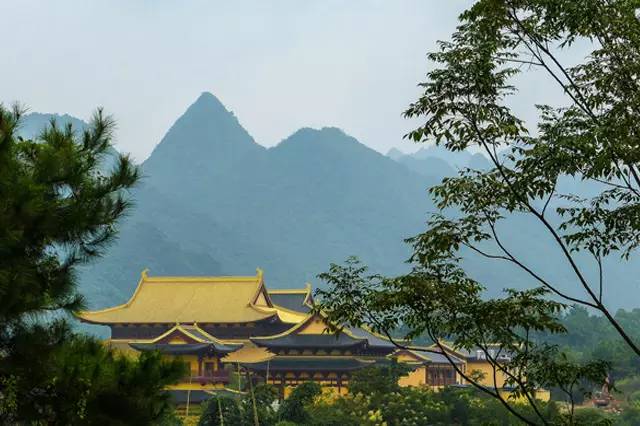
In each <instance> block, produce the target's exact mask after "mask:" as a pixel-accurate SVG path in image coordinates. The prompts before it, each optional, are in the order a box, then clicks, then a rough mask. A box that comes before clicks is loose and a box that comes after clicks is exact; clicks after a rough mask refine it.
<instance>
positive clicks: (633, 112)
mask: <svg viewBox="0 0 640 426" xmlns="http://www.w3.org/2000/svg"><path fill="white" fill-rule="evenodd" d="M638 6H639V4H638V2H637V1H611V2H603V1H600V0H585V1H582V2H579V3H578V2H575V1H573V0H554V1H547V0H479V1H477V2H476V3H475V4H474V5H473V6H472V7H471V8H470V9H469V10H467V11H466V12H464V13H463V14H462V15H461V17H460V21H461V22H460V24H459V26H458V28H457V30H456V32H455V33H454V34H453V36H452V39H451V41H448V42H441V43H440V46H439V47H440V48H439V50H438V51H436V52H433V53H431V54H430V55H429V59H430V60H431V61H432V62H433V63H434V65H435V67H434V68H433V70H432V71H430V72H429V73H428V74H427V80H426V81H425V82H424V83H422V84H421V87H422V88H423V90H424V92H423V94H422V96H421V97H420V99H419V100H418V101H417V102H415V103H413V104H412V105H410V107H409V108H408V110H407V111H406V113H405V115H406V116H407V117H411V118H418V119H420V120H422V125H420V126H419V127H418V128H417V129H415V130H414V131H412V132H410V133H409V134H408V135H407V136H408V138H409V139H411V140H413V141H415V142H431V141H435V142H436V144H438V145H442V146H444V147H445V148H447V149H448V150H450V151H462V150H466V149H468V148H475V149H479V150H481V151H482V152H483V153H484V155H486V157H487V158H488V159H489V160H490V163H491V165H492V166H491V167H489V168H486V169H483V170H472V169H468V168H467V169H463V170H461V171H460V173H459V176H457V177H453V178H445V179H444V180H443V181H442V183H441V184H440V185H438V186H435V187H433V188H431V189H430V193H431V195H432V196H433V198H434V201H435V203H436V207H437V208H438V209H439V212H438V213H434V214H433V215H431V216H430V218H429V220H428V222H427V229H426V230H425V231H424V232H423V233H421V234H419V235H417V236H415V237H414V238H411V239H409V240H408V242H409V243H410V244H411V245H412V247H413V255H412V257H411V262H412V263H413V265H414V269H413V271H412V272H411V273H409V274H407V275H404V276H400V277H395V278H385V277H380V276H375V275H372V276H368V275H366V268H365V267H363V266H362V265H360V264H359V263H358V262H357V261H355V260H354V259H350V260H348V261H347V263H346V265H344V266H338V265H331V267H330V270H329V272H327V273H324V274H321V275H320V276H321V278H323V279H324V280H325V281H326V282H327V283H329V285H330V287H329V289H328V290H327V291H320V292H319V293H318V294H319V296H320V297H321V298H322V302H321V306H320V307H318V309H324V310H326V311H327V312H329V315H330V318H331V319H332V320H333V321H335V322H336V323H338V324H342V323H346V324H349V325H363V324H366V325H369V326H371V327H373V328H374V330H375V331H378V332H381V333H387V334H389V335H390V333H392V332H394V331H395V330H398V329H400V327H403V336H402V337H405V338H407V339H413V338H416V337H418V336H424V335H426V336H427V337H428V338H429V339H430V340H431V341H433V342H435V343H436V345H437V346H438V347H439V349H440V351H441V352H443V353H445V351H444V347H443V346H442V344H441V342H442V341H443V340H445V339H448V340H451V341H452V344H453V346H454V347H456V348H459V349H466V350H472V349H476V348H477V349H479V350H481V351H482V352H484V354H485V355H486V358H487V360H488V361H489V363H490V364H491V365H492V367H493V371H494V373H497V374H504V375H506V376H507V384H508V385H510V386H514V387H515V388H516V395H518V396H519V397H523V398H525V399H526V400H527V401H528V406H527V407H528V408H527V410H525V409H523V408H522V407H519V406H516V404H513V403H512V402H511V401H506V400H505V399H504V398H502V397H501V395H500V394H499V392H496V391H493V390H492V389H487V388H484V387H482V386H478V385H479V383H478V382H477V381H476V380H473V378H470V377H468V376H466V379H467V380H468V381H469V382H471V383H473V384H474V385H476V386H477V387H478V389H480V390H482V391H483V392H484V393H485V394H487V395H490V396H492V397H493V398H495V399H496V400H498V401H499V402H500V403H501V404H502V406H503V407H504V408H505V409H507V410H508V411H510V412H511V413H512V414H513V415H514V416H515V417H517V418H518V419H519V420H520V421H521V422H523V423H527V424H548V423H549V421H550V419H549V418H548V416H547V415H545V413H544V410H543V407H542V405H541V404H539V403H538V402H536V401H535V400H534V398H533V396H534V390H535V387H537V386H544V387H554V386H555V387H556V388H559V389H560V390H561V392H563V393H565V394H566V395H567V399H568V400H569V401H573V398H574V395H575V394H576V391H577V393H579V394H584V393H585V392H587V391H588V390H589V388H590V387H592V386H594V385H598V384H602V383H603V382H604V380H605V377H606V376H607V374H608V370H609V365H608V362H613V361H614V360H617V357H618V356H619V354H620V353H621V351H620V348H621V346H620V345H601V346H600V347H599V348H597V349H596V350H595V351H594V353H593V354H594V355H595V356H599V357H601V358H602V359H598V360H591V359H580V360H577V361H576V360H575V359H573V357H571V356H569V355H567V354H566V353H562V351H561V350H560V349H559V348H558V347H556V346H554V345H551V344H548V343H545V342H541V341H540V340H538V341H535V340H534V339H532V337H533V335H534V334H536V335H540V334H542V335H550V334H551V335H553V334H562V333H565V332H566V329H565V327H564V326H563V324H562V323H561V321H560V319H559V318H558V317H559V315H560V313H561V312H562V310H563V309H564V308H565V305H564V304H563V303H572V304H577V305H580V306H584V307H587V308H590V309H592V310H594V311H597V312H598V313H600V314H601V315H602V316H603V318H604V319H605V320H606V322H607V324H608V325H609V326H610V327H612V328H613V329H614V330H615V333H616V334H617V336H618V339H619V341H620V342H621V345H624V346H626V347H627V348H628V350H629V351H630V354H631V357H632V358H635V360H636V362H637V359H638V356H640V346H639V345H638V343H637V340H635V339H634V337H633V334H632V333H633V332H632V331H631V330H633V329H634V327H628V328H627V327H624V326H623V325H622V323H621V321H620V318H618V317H616V316H615V315H614V314H613V313H612V312H611V311H610V310H609V309H608V308H607V306H606V304H605V303H604V300H605V299H604V298H605V296H606V289H607V286H606V280H605V277H606V275H605V273H604V265H605V260H606V259H607V258H609V257H611V256H617V257H619V258H621V259H622V260H626V259H628V258H629V257H630V256H631V255H632V254H633V253H634V251H635V249H636V248H637V247H638V245H640V233H639V231H638V230H639V229H640V226H639V222H638V217H640V216H639V214H638V213H639V212H640V170H639V169H638V165H637V164H638V159H640V156H639V154H638V152H639V151H638V147H637V135H638V134H639V133H640V132H639V130H640V129H639V128H638V123H640V117H639V115H640V102H639V101H640V97H639V93H640V90H638V89H639V87H638V84H637V83H638V81H637V79H636V78H635V76H636V75H638V74H639V73H640V61H639V60H638V59H639V58H640V31H639V28H640V25H638V19H637V17H636V10H637V9H638ZM576 43H584V44H586V45H587V46H588V47H589V48H590V51H589V52H588V55H586V56H585V57H584V58H583V59H582V61H580V62H579V63H578V64H577V65H575V66H571V67H568V66H565V65H564V64H563V63H562V60H561V56H559V55H558V52H561V51H563V50H569V49H571V47H572V46H573V45H574V44H576ZM523 65H524V66H523ZM531 69H539V70H541V71H542V72H543V73H545V74H546V75H547V76H548V77H550V81H552V82H553V84H554V85H556V86H557V87H558V89H559V90H560V91H561V93H563V94H564V95H566V96H567V104H566V106H563V107H554V106H549V105H540V106H537V108H538V111H539V121H538V123H537V129H536V132H530V131H529V127H528V126H527V123H525V122H524V121H523V120H522V119H521V118H520V117H518V116H517V115H516V113H515V112H514V111H513V110H512V109H511V107H510V105H511V104H510V101H511V98H512V97H514V96H517V87H515V86H514V84H515V82H516V80H515V77H516V76H518V75H519V74H520V73H522V72H524V71H525V70H531ZM566 182H578V183H589V184H592V185H593V187H592V188H595V191H594V192H595V193H594V194H592V195H588V194H587V195H585V194H584V193H578V192H576V191H572V190H573V189H575V188H576V186H575V185H566ZM450 212H452V213H453V214H447V215H445V213H450ZM514 217H516V218H525V219H526V221H525V222H524V223H527V224H528V226H537V228H536V229H538V230H539V234H538V235H540V237H539V238H541V239H542V238H546V239H548V240H549V241H551V242H552V245H551V247H550V251H549V253H545V256H555V257H557V258H558V259H561V260H562V261H563V262H564V264H565V265H566V269H567V270H568V271H569V272H570V274H571V279H572V280H573V281H574V282H575V283H576V285H575V287H574V288H572V289H569V290H566V287H565V286H564V285H563V284H564V283H563V282H560V280H559V279H558V278H557V277H554V276H553V275H550V274H548V273H547V272H548V271H545V269H544V267H542V268H541V267H536V266H534V264H532V263H531V262H529V261H530V259H528V260H525V259H523V257H522V256H521V254H520V253H518V252H517V251H513V250H512V249H511V248H510V247H509V245H508V244H505V239H504V234H503V233H502V232H501V230H502V229H503V224H504V223H505V222H506V221H507V220H509V219H510V218H514ZM471 255H474V256H477V257H478V258H480V259H482V260H484V261H486V262H501V263H506V264H508V265H511V266H512V267H515V268H517V269H519V270H520V272H522V273H523V274H525V275H526V276H528V278H529V279H530V283H531V284H532V286H531V287H533V288H531V289H527V290H513V289H506V290H505V292H504V295H503V296H502V297H500V298H493V299H487V298H486V297H485V294H484V286H483V285H482V283H480V282H477V281H476V280H474V279H473V278H472V277H471V276H469V275H468V274H467V273H466V271H465V270H464V269H462V267H461V260H462V259H463V257H464V256H471ZM579 259H580V260H579ZM585 260H590V261H591V265H589V266H588V267H586V266H585V265H584V261H585ZM539 264H541V265H543V264H544V263H543V262H539ZM589 267H590V268H593V269H595V270H596V271H598V273H597V274H596V277H595V278H594V279H592V278H591V276H590V275H588V274H587V271H588V268H589ZM562 281H564V279H563V280H562ZM507 285H508V284H507ZM492 344H497V345H498V353H500V354H502V355H504V356H506V357H508V359H509V362H508V363H499V362H497V357H496V354H492V353H491V351H489V350H487V349H488V348H489V347H490V346H491V345H492ZM398 346H403V345H402V344H399V345H398ZM445 354H446V353H445ZM452 365H454V364H453V363H452ZM454 367H455V365H454ZM458 373H459V374H461V375H462V376H463V377H464V376H465V374H464V372H461V371H458ZM529 409H530V410H529ZM531 410H532V411H531ZM573 413H574V412H573V405H572V406H571V408H570V409H569V410H568V415H569V416H571V415H572V414H573ZM587 414H588V413H587ZM587 414H584V413H583V414H582V415H584V416H586V415H587ZM568 421H569V422H571V421H573V420H571V418H569V419H568Z"/></svg>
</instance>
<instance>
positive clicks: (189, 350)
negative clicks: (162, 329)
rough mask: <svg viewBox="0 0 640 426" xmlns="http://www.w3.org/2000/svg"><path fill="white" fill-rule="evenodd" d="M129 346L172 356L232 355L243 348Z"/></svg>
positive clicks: (160, 344) (154, 344) (168, 344)
mask: <svg viewBox="0 0 640 426" xmlns="http://www.w3.org/2000/svg"><path fill="white" fill-rule="evenodd" d="M129 346H131V347H132V348H133V349H136V350H138V351H159V352H161V353H165V354H172V355H187V354H204V353H230V352H233V351H235V350H237V349H240V348H241V347H242V345H241V344H238V345H223V344H220V343H216V342H211V343H187V344H178V345H173V344H170V343H129Z"/></svg>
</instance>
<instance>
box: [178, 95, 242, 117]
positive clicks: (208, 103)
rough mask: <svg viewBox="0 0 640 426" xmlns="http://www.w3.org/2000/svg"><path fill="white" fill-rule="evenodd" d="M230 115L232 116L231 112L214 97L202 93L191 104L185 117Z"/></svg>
mask: <svg viewBox="0 0 640 426" xmlns="http://www.w3.org/2000/svg"><path fill="white" fill-rule="evenodd" d="M221 113H222V114H230V115H233V113H232V112H231V111H229V110H228V109H227V108H226V107H225V106H224V104H223V103H222V102H220V99H218V98H217V97H216V96H215V95H213V94H212V93H210V92H202V93H201V94H200V96H198V99H196V101H195V102H194V103H192V104H191V105H190V106H189V108H187V111H186V112H185V115H190V114H197V115H207V114H221Z"/></svg>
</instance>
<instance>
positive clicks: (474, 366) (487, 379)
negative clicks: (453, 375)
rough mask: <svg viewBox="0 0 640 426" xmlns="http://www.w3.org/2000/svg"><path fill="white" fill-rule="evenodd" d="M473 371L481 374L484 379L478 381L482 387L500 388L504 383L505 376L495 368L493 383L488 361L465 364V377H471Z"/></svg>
mask: <svg viewBox="0 0 640 426" xmlns="http://www.w3.org/2000/svg"><path fill="white" fill-rule="evenodd" d="M474 371H479V372H481V373H483V375H484V377H483V378H482V380H480V384H482V385H484V386H490V387H496V388H501V387H503V386H504V383H505V381H506V377H505V374H504V373H503V372H501V371H500V370H499V369H498V368H497V367H496V373H495V381H494V377H493V367H492V366H491V364H490V363H489V362H488V361H473V362H471V361H470V362H467V375H473V372H474Z"/></svg>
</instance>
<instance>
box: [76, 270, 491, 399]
mask: <svg viewBox="0 0 640 426" xmlns="http://www.w3.org/2000/svg"><path fill="white" fill-rule="evenodd" d="M312 307H313V297H312V294H311V286H310V285H309V284H307V285H306V286H305V287H304V288H301V289H290V290H268V289H267V287H266V286H265V283H264V276H263V273H262V271H261V270H260V269H258V270H257V273H256V275H255V276H244V277H151V276H149V275H148V273H147V271H146V270H145V271H143V272H142V274H141V277H140V281H139V282H138V286H137V287H136V289H135V292H134V293H133V296H131V298H130V299H129V301H128V302H126V303H124V304H122V305H118V306H114V307H111V308H107V309H102V310H97V311H83V312H79V313H77V316H78V318H79V319H80V320H81V321H83V322H87V323H91V324H100V325H106V326H108V327H109V328H110V329H111V337H110V339H109V340H108V343H109V345H111V346H112V347H114V348H117V349H119V350H121V351H123V352H127V353H130V354H132V355H134V356H135V354H138V353H140V352H144V351H159V352H160V353H162V354H163V355H164V356H166V357H180V359H182V360H183V361H184V362H185V363H187V364H188V367H189V374H188V376H187V377H185V378H184V379H183V380H182V381H181V382H180V383H178V384H176V385H174V386H172V387H171V388H170V389H169V392H171V393H172V394H173V396H174V398H175V399H176V401H178V402H180V401H185V400H186V401H187V403H188V402H189V400H191V403H198V402H200V401H202V400H205V399H208V398H209V397H211V394H212V393H217V392H234V391H240V390H241V382H242V380H243V379H244V378H248V377H251V378H252V380H257V379H259V380H261V381H264V382H266V383H269V384H272V385H274V386H276V387H277V388H278V389H279V390H280V395H281V397H283V398H284V397H286V396H287V395H288V394H289V392H290V391H291V389H292V388H293V387H295V386H296V385H297V384H299V383H302V382H306V381H315V382H318V383H320V384H321V385H322V386H323V387H325V388H330V389H332V390H334V391H335V392H337V393H345V392H346V391H347V387H348V383H349V380H350V378H351V375H352V374H353V373H354V372H355V371H357V370H360V369H362V368H365V367H368V366H371V365H374V364H376V363H387V362H389V360H390V359H392V358H395V359H396V360H398V361H400V362H404V363H406V364H407V365H409V366H410V367H412V368H411V372H410V373H409V374H408V375H407V376H405V377H403V378H401V380H400V384H401V385H403V386H430V387H432V388H436V389H437V388H441V387H443V386H448V385H464V381H463V379H462V377H461V376H460V374H458V372H457V371H456V368H454V365H455V366H456V367H457V369H458V370H459V371H465V370H467V369H468V368H469V367H470V366H471V365H474V366H475V365H476V364H477V366H479V367H478V368H479V369H481V370H482V369H484V368H486V366H484V365H483V364H482V361H483V360H479V359H474V358H473V356H472V355H473V354H470V353H463V352H461V351H455V350H453V349H451V351H447V355H448V357H447V356H445V355H444V354H442V353H437V351H434V349H433V348H424V350H421V349H415V350H398V349H397V347H396V346H395V345H394V344H393V343H392V342H390V341H389V340H388V339H386V338H384V337H382V336H379V335H377V334H375V333H373V332H371V331H369V330H366V329H363V328H354V327H341V328H342V330H341V332H340V333H334V332H332V331H330V330H331V329H332V328H331V327H330V324H328V322H327V319H326V318H325V316H324V315H322V314H321V313H316V312H314V311H313V310H312ZM333 329H335V327H333ZM451 361H453V365H452V362H451ZM245 380H246V379H245ZM245 383H246V381H245ZM501 384H503V383H501ZM501 384H497V383H495V384H493V385H494V386H500V385H501Z"/></svg>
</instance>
